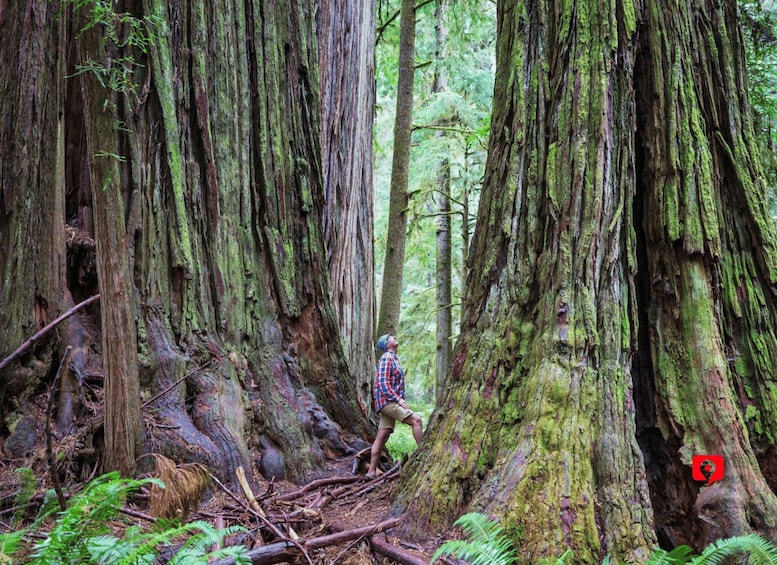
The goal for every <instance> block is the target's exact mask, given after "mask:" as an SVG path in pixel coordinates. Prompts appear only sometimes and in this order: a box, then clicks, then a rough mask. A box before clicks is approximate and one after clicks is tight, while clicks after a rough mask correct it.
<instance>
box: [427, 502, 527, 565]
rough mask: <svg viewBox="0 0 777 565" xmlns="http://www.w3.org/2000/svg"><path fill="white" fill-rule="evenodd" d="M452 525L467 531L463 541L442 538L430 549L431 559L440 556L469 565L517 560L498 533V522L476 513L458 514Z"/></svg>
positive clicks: (485, 564) (495, 563)
mask: <svg viewBox="0 0 777 565" xmlns="http://www.w3.org/2000/svg"><path fill="white" fill-rule="evenodd" d="M454 524H455V525H457V526H459V527H461V529H462V530H464V532H465V533H466V534H467V536H468V538H469V539H467V540H451V541H446V542H445V543H444V544H442V545H441V546H440V548H439V549H438V550H437V551H435V552H434V555H433V556H432V561H431V562H430V563H434V561H435V560H436V559H437V558H438V557H442V556H443V555H453V556H454V557H457V558H459V559H466V560H467V561H469V562H470V563H471V564H472V565H508V564H509V563H515V562H516V561H517V560H518V555H517V554H516V552H515V548H514V547H513V544H512V542H511V541H510V540H509V538H507V536H505V535H504V534H503V533H502V527H501V526H500V525H499V523H498V522H496V521H494V520H492V519H490V518H488V517H487V516H485V515H483V514H481V513H479V512H470V513H468V514H464V515H463V516H460V517H459V519H458V520H456V522H454Z"/></svg>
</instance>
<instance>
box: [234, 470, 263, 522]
mask: <svg viewBox="0 0 777 565" xmlns="http://www.w3.org/2000/svg"><path fill="white" fill-rule="evenodd" d="M235 475H237V481H238V482H239V483H240V488H242V489H243V494H245V495H246V498H247V499H248V504H250V505H251V508H253V509H254V510H256V511H257V512H258V513H259V514H260V515H261V516H264V515H265V514H264V510H262V507H261V506H259V502H258V501H257V500H256V496H255V495H254V491H253V490H251V485H249V484H248V479H246V473H245V471H244V470H243V467H242V466H240V467H238V468H237V470H236V471H235Z"/></svg>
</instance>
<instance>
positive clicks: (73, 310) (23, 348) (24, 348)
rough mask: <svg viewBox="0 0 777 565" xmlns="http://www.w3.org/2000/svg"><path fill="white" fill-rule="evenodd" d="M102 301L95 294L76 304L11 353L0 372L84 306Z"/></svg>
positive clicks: (1, 366) (1, 365)
mask: <svg viewBox="0 0 777 565" xmlns="http://www.w3.org/2000/svg"><path fill="white" fill-rule="evenodd" d="M99 299H100V295H99V294H95V295H94V296H90V297H89V298H87V299H86V300H84V301H83V302H80V303H79V304H76V305H75V306H73V307H72V308H71V309H70V310H68V311H67V312H65V313H64V314H62V315H61V316H60V317H59V318H56V319H55V320H54V321H53V322H51V323H49V324H46V325H45V326H43V328H41V329H40V331H38V332H37V333H35V334H34V335H33V336H32V337H31V338H30V339H28V340H27V341H25V342H24V343H22V344H21V345H20V346H19V347H18V348H17V349H16V351H14V352H13V353H11V354H10V355H9V356H8V357H6V358H5V359H3V360H2V361H0V371H2V370H3V369H5V368H6V367H7V366H8V365H10V364H11V363H12V362H13V361H15V360H16V358H17V357H19V356H20V355H21V354H22V353H24V352H25V351H27V350H28V349H29V348H30V346H32V345H33V344H34V343H35V342H36V341H38V340H39V339H40V338H41V337H43V336H44V335H46V334H47V333H48V332H50V331H51V330H52V329H53V328H55V327H56V326H57V325H58V324H59V323H60V322H62V321H63V320H66V319H67V318H69V317H70V316H72V315H73V314H75V313H76V312H78V311H79V310H80V309H81V308H83V307H84V306H89V305H90V304H91V303H92V302H96V301H97V300H99Z"/></svg>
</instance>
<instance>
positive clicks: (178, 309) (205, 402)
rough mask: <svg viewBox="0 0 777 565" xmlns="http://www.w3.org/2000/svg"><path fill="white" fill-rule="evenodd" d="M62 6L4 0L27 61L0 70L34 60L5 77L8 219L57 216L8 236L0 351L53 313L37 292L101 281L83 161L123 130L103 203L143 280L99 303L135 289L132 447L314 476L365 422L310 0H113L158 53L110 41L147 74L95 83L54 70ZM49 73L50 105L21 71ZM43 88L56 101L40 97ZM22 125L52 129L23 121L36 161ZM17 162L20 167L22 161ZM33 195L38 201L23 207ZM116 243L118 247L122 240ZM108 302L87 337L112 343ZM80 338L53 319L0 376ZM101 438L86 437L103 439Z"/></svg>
mask: <svg viewBox="0 0 777 565" xmlns="http://www.w3.org/2000/svg"><path fill="white" fill-rule="evenodd" d="M67 6H69V4H65V3H55V2H47V1H40V2H35V1H30V2H28V3H26V4H25V5H21V3H4V4H2V6H0V21H2V25H3V26H6V27H3V28H2V30H3V32H4V34H3V37H4V41H3V42H2V43H3V49H6V50H10V51H11V52H12V54H13V57H12V58H11V60H13V61H18V60H21V61H23V64H20V65H17V64H16V63H14V64H12V65H7V66H5V67H6V68H5V69H4V70H3V71H2V73H3V78H4V79H5V73H8V72H13V73H16V72H29V76H26V75H25V76H12V80H11V79H9V80H3V82H2V83H1V84H2V85H3V88H4V91H3V93H4V94H6V93H10V94H13V95H12V96H10V99H11V100H13V101H14V102H13V104H14V106H13V107H12V108H11V109H9V111H13V112H14V113H15V114H18V115H19V120H18V121H12V122H11V124H10V125H5V124H7V123H8V122H7V121H6V120H5V119H4V120H3V124H4V125H3V127H4V130H3V137H2V139H3V142H4V143H5V144H6V145H8V144H10V145H8V146H9V147H10V148H12V149H13V151H11V152H10V153H8V154H6V152H5V146H4V151H3V167H2V174H3V180H4V183H3V187H4V199H3V204H2V205H3V208H2V211H3V214H4V219H3V222H2V223H0V238H1V239H2V241H3V242H14V238H16V239H18V238H19V237H21V236H23V235H24V234H25V232H24V231H23V230H24V227H25V222H27V223H29V222H30V217H32V218H39V217H41V216H43V217H44V218H45V221H46V222H47V226H46V229H44V230H42V231H43V232H44V235H43V236H42V239H41V241H42V242H43V246H42V247H43V249H41V244H40V243H39V242H38V241H35V242H34V245H31V244H30V243H27V244H25V242H24V241H18V242H16V243H15V244H14V245H13V246H12V248H13V251H12V253H7V252H6V251H2V252H0V253H2V255H0V257H1V258H2V260H3V261H2V262H3V271H2V274H3V279H4V281H7V280H9V279H10V278H11V277H15V276H20V275H21V274H22V273H25V277H26V278H24V279H23V280H20V286H21V285H23V288H16V287H15V286H14V287H13V289H12V288H11V286H9V285H7V284H5V283H4V284H3V291H2V294H0V299H2V308H0V310H2V311H6V310H8V309H9V308H13V309H14V310H15V311H16V312H17V313H18V316H17V318H15V319H11V318H7V319H6V318H5V317H4V318H3V324H2V327H3V330H2V331H4V332H6V331H8V332H9V333H6V334H4V339H3V341H2V343H0V356H2V357H5V354H7V353H8V352H10V351H12V350H13V348H14V347H16V345H18V343H20V342H21V341H22V338H23V337H24V336H27V335H29V333H30V332H31V330H33V329H35V327H36V326H39V325H40V324H41V323H42V321H43V320H39V319H38V318H36V316H38V317H40V314H39V311H40V309H41V299H45V300H46V301H48V304H49V308H51V309H52V311H51V312H50V313H48V318H52V317H53V315H54V313H59V312H61V311H62V310H63V309H64V307H63V306H61V305H60V302H59V301H60V300H61V299H60V294H59V293H60V292H61V293H63V294H67V293H70V294H72V296H73V298H74V299H75V300H76V301H77V300H80V299H83V298H85V297H86V296H88V295H91V294H93V293H95V292H98V291H100V290H102V288H101V287H100V286H99V285H102V284H103V282H102V273H98V274H99V275H100V276H99V277H97V280H95V278H94V273H93V271H94V269H92V270H91V271H90V269H89V265H93V264H94V261H95V260H96V261H98V263H99V261H104V260H105V258H104V257H103V258H101V257H100V256H99V253H98V256H97V258H96V259H95V255H94V244H95V242H94V238H97V239H98V241H97V242H96V247H97V249H98V250H99V248H100V245H101V244H104V239H103V238H104V237H105V236H104V234H103V233H101V232H100V230H99V229H97V228H98V220H99V218H98V217H97V214H98V210H106V208H105V202H99V201H96V200H95V198H93V196H94V195H95V194H97V195H98V197H99V196H103V194H102V193H96V191H98V190H100V187H95V186H92V185H93V184H94V178H90V173H89V171H90V170H93V168H92V169H90V164H91V163H92V161H93V159H94V158H95V153H96V151H100V150H102V151H108V152H109V151H110V148H111V147H116V148H117V151H116V153H117V154H118V157H119V158H118V159H117V160H116V161H115V163H116V165H115V166H116V168H117V170H118V180H117V181H116V185H117V188H118V190H117V191H116V192H115V193H112V194H113V195H118V197H119V198H120V202H119V203H118V204H120V206H113V207H111V208H110V210H111V211H110V214H111V217H110V221H118V222H122V225H123V226H124V227H125V229H126V237H125V241H124V242H123V246H124V247H126V250H127V251H126V257H125V259H126V261H127V262H128V265H129V274H130V276H131V284H130V288H127V290H126V294H123V295H121V296H106V295H105V294H103V295H102V296H101V303H103V304H104V303H105V301H106V300H117V301H121V300H129V303H130V304H131V305H132V308H133V313H134V319H133V320H132V322H134V324H135V326H136V329H135V330H134V333H133V337H136V339H137V351H136V355H135V361H134V362H135V363H136V364H137V366H136V367H135V369H136V370H138V371H139V376H140V388H141V392H140V395H141V398H139V399H137V400H138V401H140V402H141V411H140V419H141V422H140V423H141V424H142V438H141V444H140V447H139V451H138V453H144V452H150V451H154V452H160V453H163V454H165V455H167V456H168V457H172V458H174V459H176V460H179V461H183V460H188V461H199V462H203V463H206V464H207V465H209V466H210V468H211V469H212V470H213V471H214V472H215V473H217V474H218V475H220V476H221V477H222V478H225V479H226V480H230V481H231V480H233V478H234V471H235V469H236V468H237V467H238V466H241V465H242V466H243V467H245V468H246V469H247V470H250V469H251V468H253V467H252V466H255V467H256V468H258V469H260V470H261V472H262V473H264V474H265V476H267V477H268V478H269V477H271V476H274V477H286V478H289V479H291V480H304V479H307V478H310V477H313V476H316V475H317V474H319V473H320V472H321V471H322V469H323V466H324V465H325V463H326V461H327V459H328V458H332V457H338V456H342V455H343V454H344V453H346V452H349V451H350V450H351V449H352V447H351V446H352V444H354V443H359V442H360V440H359V438H360V437H366V435H367V433H368V426H369V425H368V422H367V419H366V418H365V417H364V415H363V413H362V411H361V410H360V409H359V407H358V403H357V400H356V399H357V394H356V390H355V387H354V385H353V382H352V378H351V376H350V374H349V369H348V364H347V362H346V358H345V355H344V351H343V347H342V345H341V342H340V338H339V331H338V327H337V321H336V317H335V314H334V312H333V309H332V306H331V300H330V287H329V279H328V275H327V255H326V248H325V244H324V237H323V232H322V225H321V224H322V222H321V218H322V215H321V210H322V209H323V204H324V193H323V188H322V171H321V152H320V123H319V121H320V120H319V116H320V98H319V84H318V64H317V59H316V49H315V45H316V39H315V33H314V22H313V17H314V9H313V8H314V6H313V4H312V2H307V1H305V0H303V1H296V0H290V1H285V0H284V1H281V2H269V3H268V2H263V1H261V0H257V1H248V2H232V1H230V0H224V1H218V2H215V3H213V2H210V3H207V2H201V1H192V2H176V1H172V2H170V1H166V0H165V1H162V0H144V1H143V2H126V3H124V4H123V5H122V4H121V3H119V4H118V5H117V6H116V10H117V11H127V12H129V13H131V14H132V15H133V16H134V17H135V18H137V19H144V18H145V19H146V21H150V22H151V25H152V29H153V33H154V35H155V40H154V42H153V44H152V45H151V46H150V47H149V51H148V53H143V52H142V51H140V50H137V49H132V48H130V47H123V48H121V47H119V46H118V45H116V44H114V45H113V46H112V47H111V46H110V45H109V46H108V49H109V52H108V53H107V57H106V59H105V60H104V61H103V65H104V67H105V68H111V67H112V65H116V64H117V63H116V62H117V61H121V60H122V59H121V57H130V58H131V60H132V61H134V62H136V63H139V65H138V66H136V67H134V72H135V74H134V77H133V82H134V84H135V87H134V89H127V90H121V91H120V92H116V91H112V92H111V91H109V92H104V91H97V90H89V91H88V92H87V93H86V94H87V95H86V96H84V95H82V94H81V91H80V88H79V87H78V86H77V85H76V84H74V83H75V81H78V80H79V79H78V78H69V79H62V80H58V81H52V80H51V77H52V76H57V74H56V73H52V70H56V69H57V66H56V62H57V61H58V60H59V61H63V65H66V69H63V71H62V72H60V73H59V75H58V76H59V77H60V78H62V77H63V76H64V75H65V74H67V75H71V76H72V75H74V74H75V73H76V71H77V66H78V65H83V64H84V61H83V60H79V58H78V53H79V52H82V51H83V49H82V47H83V43H82V42H84V41H87V40H88V39H87V34H80V33H79V31H80V29H79V25H78V24H77V23H76V22H78V21H81V20H80V19H79V16H78V14H73V13H72V12H71V8H69V7H67ZM55 8H56V9H57V10H62V17H61V18H59V19H57V17H56V16H57V14H56V13H50V14H49V12H50V11H52V10H54V9H55ZM84 9H88V8H84ZM41 13H43V14H47V16H46V18H43V17H42V16H41ZM150 16H153V18H152V19H150V20H149V19H148V18H149V17H150ZM4 18H5V19H4ZM9 20H10V21H12V22H21V21H27V20H34V25H35V26H37V27H36V28H35V29H34V31H35V34H34V35H35V36H36V37H37V36H38V35H40V36H41V38H42V39H46V40H47V41H48V42H47V43H42V44H41V45H36V46H35V47H34V48H32V47H30V46H29V45H27V44H25V43H24V41H25V36H24V31H22V32H19V34H21V35H19V34H17V35H14V36H13V37H14V38H16V39H15V41H14V43H13V45H12V46H10V45H8V43H9V42H8V41H6V39H5V38H6V37H11V36H8V35H5V30H6V29H16V28H14V27H13V26H14V24H8V23H7V22H8V21H9ZM38 20H41V21H38ZM8 25H10V26H11V27H8ZM29 25H30V26H33V23H30V24H29ZM60 26H61V27H60ZM23 29H24V28H23ZM126 31H127V30H126V29H123V28H122V30H121V33H122V34H123V33H126ZM30 33H32V32H30ZM27 41H29V39H27ZM111 49H112V51H111ZM32 53H36V54H37V56H38V57H39V59H40V60H39V61H38V60H35V59H34V57H33V55H32ZM41 53H43V54H45V55H46V56H45V57H44V56H43V55H42V54H41ZM4 60H5V58H4ZM125 61H126V59H125ZM36 65H37V66H36ZM27 67H29V68H30V69H31V70H30V71H25V69H26V68H27ZM9 68H11V69H12V70H9ZM44 84H47V85H48V84H51V92H48V91H45V90H44V93H45V94H46V96H47V97H46V99H45V100H46V103H47V104H51V109H50V110H49V109H48V106H45V105H44V106H41V105H40V104H38V103H37V101H36V100H35V99H34V98H33V97H32V95H31V91H30V90H29V89H31V88H33V87H36V88H39V89H44V87H43V86H42V85H44ZM13 89H17V90H13ZM24 89H27V90H24ZM32 94H35V93H34V92H32ZM93 96H103V97H104V98H103V102H104V103H105V106H104V108H112V109H113V111H115V112H116V117H117V121H116V122H115V127H114V128H108V130H107V131H105V133H104V136H105V137H104V139H100V138H99V136H98V135H97V132H98V128H95V127H92V126H90V123H93V122H90V120H92V119H94V118H95V116H94V114H93V113H94V112H95V111H96V110H95V106H97V104H96V103H95V102H93V100H92V97H93ZM112 98H115V100H116V104H115V106H111V105H110V101H111V99H112ZM4 99H5V98H4ZM39 107H41V108H43V109H44V110H46V111H47V113H46V115H45V118H44V117H38V116H37V115H36V114H35V112H36V111H40V110H38V108H39ZM5 112H6V110H5V105H4V106H3V113H4V114H5ZM24 112H27V115H28V116H29V117H26V118H25V116H24ZM85 113H87V115H85ZM59 115H62V116H64V119H63V122H62V123H61V130H62V131H60V129H58V127H57V126H58V121H57V117H58V116H59ZM17 128H18V131H17ZM25 128H26V129H25ZM30 129H32V130H34V131H35V134H36V135H37V136H39V138H40V140H39V141H38V140H35V139H34V138H32V139H31V143H32V142H33V141H34V142H35V144H34V150H35V151H36V152H37V151H40V152H41V153H43V152H44V149H45V150H47V151H48V153H47V154H46V155H41V156H36V161H32V162H30V163H27V162H26V161H25V159H28V158H29V157H28V153H29V152H30V148H29V147H28V148H25V147H24V146H23V143H22V141H23V140H24V139H25V135H27V134H28V130H30ZM58 135H59V137H57V136H58ZM109 138H110V139H109ZM114 139H118V141H117V142H114ZM7 140H11V142H12V143H11V142H9V141H7ZM58 140H59V142H58ZM6 155H9V156H8V157H6ZM36 163H38V165H37V166H36ZM57 164H59V169H57ZM41 165H44V166H41ZM6 171H8V172H6ZM58 171H59V174H58ZM33 172H35V173H37V176H36V174H33ZM11 173H13V174H11ZM23 175H26V177H27V180H24V179H22V178H19V179H15V177H16V176H19V177H21V176H23ZM60 177H64V181H62V182H58V181H60ZM12 180H13V181H14V182H13V183H12V182H11V181H12ZM106 197H107V196H106ZM98 200H99V198H98ZM57 202H64V205H62V204H60V205H59V206H57ZM30 203H32V205H33V206H35V207H37V208H36V209H37V214H36V213H34V211H33V212H28V208H29V205H30ZM117 215H118V216H123V217H118V218H117V217H116V216H117ZM8 219H10V221H9V220H8ZM65 220H67V222H68V224H69V227H68V230H69V231H68V233H74V234H76V235H75V236H74V237H73V238H71V239H72V240H73V241H76V242H80V243H79V244H78V245H75V244H74V246H73V250H71V256H69V258H70V259H72V261H70V263H72V266H71V267H70V268H71V271H68V273H67V274H68V276H67V277H66V279H67V283H68V284H67V285H60V286H58V284H59V283H58V281H57V280H55V279H54V280H49V278H53V275H56V273H57V272H58V271H57V270H56V269H60V268H61V265H62V262H63V261H64V254H65V244H64V240H65V238H64V232H65V230H64V221H65ZM37 233H40V232H37ZM52 233H53V234H54V239H53V240H52V241H49V240H48V239H46V238H50V237H52V236H51V235H50V234H52ZM57 234H58V235H57ZM30 235H32V234H31V233H30ZM114 235H115V234H114ZM118 236H119V238H121V237H122V236H121V233H120V232H119V233H118ZM60 240H61V241H60ZM90 241H91V244H90ZM117 245H118V244H117ZM8 248H9V247H6V246H5V245H4V246H3V249H4V250H5V249H8ZM114 249H116V250H117V252H123V251H122V249H123V248H122V246H121V245H118V246H117V247H115V248H114ZM90 250H91V255H89V254H90ZM76 252H77V253H78V256H77V257H76V256H75V254H76ZM90 261H91V263H90ZM16 265H23V266H24V267H23V268H24V271H22V270H20V268H19V267H16ZM98 266H99V265H98ZM28 271H29V275H27V274H26V273H27V272H28ZM98 271H99V269H98ZM36 277H37V278H36ZM44 277H45V278H44ZM38 281H40V282H38ZM98 283H99V285H98ZM36 288H38V289H39V290H34V289H36ZM6 289H7V290H6ZM62 302H64V300H62ZM102 307H103V308H104V306H102ZM3 316H5V313H4V314H3ZM99 318H100V317H99V315H96V312H95V311H88V312H87V313H86V315H85V316H83V317H82V318H81V320H83V325H84V326H85V327H86V328H88V329H89V330H90V331H86V332H80V333H79V336H80V338H82V339H83V338H84V337H85V338H87V339H89V340H91V341H90V342H89V343H87V348H88V349H89V351H90V352H94V351H98V352H99V350H100V346H99V345H97V344H98V343H99V339H100V337H99V335H100V319H99ZM103 321H105V316H103ZM17 326H21V327H17ZM7 328H13V330H7ZM103 330H105V328H103ZM10 332H13V333H10ZM61 335H64V336H65V337H64V338H59V336H61ZM58 338H59V339H58ZM68 339H69V338H68V337H67V334H57V333H54V334H52V335H50V336H49V337H48V339H47V340H46V343H47V344H48V346H49V349H50V351H49V352H48V353H47V354H45V355H44V353H45V351H42V352H39V351H38V350H36V351H35V352H34V354H33V355H31V356H27V357H25V358H23V359H22V361H20V362H19V363H15V364H14V365H13V366H12V367H9V368H8V370H7V371H6V372H4V373H3V374H2V375H1V376H0V377H1V378H0V382H2V385H3V387H4V388H6V389H8V386H9V383H16V382H18V380H19V378H20V376H24V375H25V374H26V373H25V371H27V372H28V371H29V370H30V369H29V368H28V367H38V366H40V369H39V376H43V375H45V374H46V373H49V372H51V370H52V366H53V361H52V352H54V353H56V354H57V355H54V358H55V360H56V361H58V355H59V354H61V352H62V351H63V350H64V348H65V346H66V345H67V344H68ZM90 354H91V353H90ZM103 361H104V360H103ZM54 368H56V367H54ZM100 376H102V375H97V377H100ZM87 377H90V375H87ZM91 377H93V375H92V376H91ZM91 377H90V378H91ZM26 384H31V383H29V381H27V382H26ZM17 389H18V387H17V388H16V389H14V392H17ZM116 408H120V407H114V410H115V409H116ZM74 410H77V409H76V408H74ZM105 414H106V416H108V410H107V408H106V412H105ZM346 424H347V428H345V425H346ZM101 438H102V436H101V434H97V435H95V437H94V438H89V439H90V440H91V439H94V441H95V446H96V447H100V446H101V443H100V440H101ZM362 443H363V442H362ZM148 460H150V458H145V461H148ZM141 462H143V460H141Z"/></svg>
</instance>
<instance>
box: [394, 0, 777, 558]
mask: <svg viewBox="0 0 777 565" xmlns="http://www.w3.org/2000/svg"><path fill="white" fill-rule="evenodd" d="M742 54H743V51H742V43H741V36H740V34H739V30H738V27H737V20H736V6H735V5H734V4H733V3H732V2H723V3H716V4H711V3H708V2H704V1H696V0H690V1H682V2H670V3H662V4H661V6H660V9H658V7H657V5H653V4H649V3H646V4H644V5H642V4H636V5H635V4H632V3H631V2H619V1H614V2H610V3H609V4H607V5H606V6H605V5H601V3H597V2H578V3H576V5H575V10H573V11H571V10H569V9H568V6H567V5H563V6H562V5H561V4H557V3H556V2H553V1H547V2H540V3H534V4H524V3H522V2H515V1H513V0H505V1H503V2H500V4H499V6H498V39H497V76H496V85H495V90H494V92H495V98H494V114H493V117H492V128H491V138H490V142H489V154H488V162H487V164H486V175H485V180H484V187H483V192H482V195H481V201H480V207H479V212H478V224H477V227H476V232H475V238H474V241H473V244H472V249H471V252H470V270H469V272H470V278H469V280H468V282H467V296H466V299H465V309H466V311H465V316H464V322H463V327H462V333H461V337H460V339H459V341H458V343H457V346H456V349H455V352H454V362H453V373H452V380H451V386H450V387H449V390H448V392H447V393H446V395H445V396H444V399H443V402H442V409H441V410H440V411H439V412H437V413H435V414H434V415H433V417H432V419H431V424H430V428H429V430H428V431H427V435H426V440H425V445H426V446H428V449H425V450H423V451H421V452H420V453H419V455H418V457H417V458H416V459H415V460H413V461H412V462H411V466H410V469H409V470H410V473H408V474H407V475H405V476H406V480H405V481H404V484H403V486H402V489H401V494H400V501H399V502H398V505H399V506H408V510H409V512H410V514H411V516H412V517H411V519H410V520H409V522H408V524H412V527H415V528H419V530H427V531H428V529H429V528H430V527H435V526H437V527H440V526H443V525H447V524H450V523H451V522H452V521H453V519H454V518H455V517H456V516H458V515H459V514H461V513H463V512H464V511H465V510H466V509H468V508H472V509H479V510H484V511H486V512H488V513H491V514H493V515H497V516H500V517H503V520H506V523H507V532H508V534H509V535H510V536H511V538H512V539H513V540H514V541H515V542H516V545H517V546H518V547H519V548H520V553H521V555H522V556H523V557H524V558H526V559H529V560H532V561H534V560H536V559H537V558H539V557H540V556H548V555H558V554H560V553H562V552H563V551H564V549H565V548H566V547H571V548H573V550H574V552H575V558H576V559H577V560H579V561H580V562H585V563H590V562H597V561H598V560H599V559H600V558H601V557H602V556H603V555H604V554H611V555H613V556H614V557H616V558H617V559H619V560H622V559H625V560H634V561H642V560H644V558H645V556H646V553H647V548H649V547H650V546H651V545H653V544H654V543H655V542H656V540H657V539H658V540H660V541H661V542H662V543H663V544H666V545H671V544H679V543H685V542H688V543H691V544H693V545H695V546H696V547H701V546H703V545H705V544H706V543H707V542H709V541H710V540H712V539H714V538H718V537H724V536H728V535H732V534H734V533H741V532H746V531H751V530H755V531H758V532H761V533H763V534H766V535H767V536H773V535H774V534H775V533H777V524H776V522H775V518H774V516H775V510H777V498H775V495H774V492H773V490H772V489H773V488H774V487H775V483H774V475H773V471H772V470H773V469H774V468H775V467H774V459H773V458H774V453H775V451H774V448H773V445H774V440H773V438H774V432H773V430H772V427H773V425H774V422H775V421H776V420H775V419H774V417H773V416H772V411H773V410H774V403H773V400H772V398H771V396H770V393H769V391H770V390H771V388H772V387H773V383H774V379H775V374H774V372H775V363H774V355H775V348H777V339H775V337H776V336H775V334H774V329H773V328H774V327H775V323H774V322H775V315H776V314H777V310H776V307H777V304H775V298H774V293H773V288H774V286H775V283H777V280H776V279H775V276H777V273H776V272H775V264H776V263H775V256H774V252H775V249H774V235H773V227H772V225H771V222H770V221H769V218H768V216H767V214H766V209H765V206H764V197H765V190H764V189H765V186H764V183H763V178H762V177H761V175H760V171H759V168H758V158H757V153H756V143H755V139H754V137H753V132H752V129H751V125H750V114H749V107H748V102H747V88H746V83H745V80H744V65H743V57H742ZM697 453H721V454H723V455H724V456H725V458H726V464H727V467H726V479H725V480H724V481H721V482H716V483H714V484H712V485H709V486H701V485H700V484H698V483H695V482H694V481H693V480H692V479H691V459H692V456H693V455H694V454H697ZM419 493H421V494H420V495H419ZM503 523H505V522H504V521H503Z"/></svg>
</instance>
